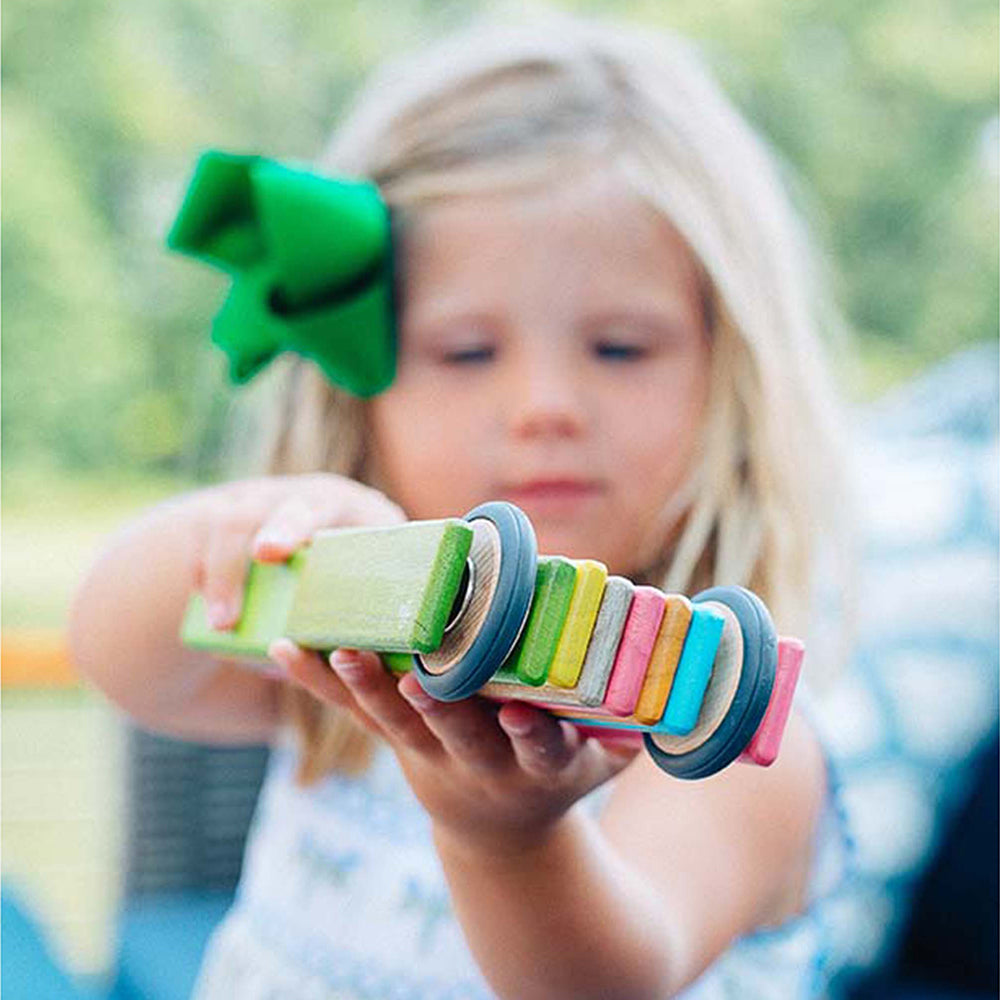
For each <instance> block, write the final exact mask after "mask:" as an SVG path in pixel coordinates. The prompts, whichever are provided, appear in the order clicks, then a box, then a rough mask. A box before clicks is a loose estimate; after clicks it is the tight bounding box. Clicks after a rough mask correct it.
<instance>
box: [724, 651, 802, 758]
mask: <svg viewBox="0 0 1000 1000" xmlns="http://www.w3.org/2000/svg"><path fill="white" fill-rule="evenodd" d="M805 652H806V648H805V646H803V645H802V643H801V642H800V641H799V640H798V639H792V638H790V637H786V636H782V637H781V638H779V639H778V664H777V667H776V669H775V672H774V690H773V691H772V692H771V700H770V701H769V702H768V703H767V711H766V712H765V713H764V718H763V719H761V723H760V725H759V726H758V727H757V732H755V733H754V734H753V739H752V740H751V741H750V743H749V745H748V746H747V748H746V750H744V751H743V753H742V754H741V755H740V760H741V761H744V762H745V763H747V764H758V765H759V766H760V767H769V766H770V765H771V764H773V763H774V762H775V760H777V757H778V750H779V749H780V748H781V737H782V736H784V734H785V724H786V723H787V722H788V715H789V713H790V712H791V710H792V698H794V697H795V685H796V684H798V682H799V673H800V672H801V670H802V657H803V656H805Z"/></svg>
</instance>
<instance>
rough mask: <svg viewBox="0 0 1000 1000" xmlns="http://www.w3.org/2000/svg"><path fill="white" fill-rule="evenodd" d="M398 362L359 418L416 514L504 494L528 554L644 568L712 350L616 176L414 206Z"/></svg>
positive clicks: (672, 260)
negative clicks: (531, 538)
mask: <svg viewBox="0 0 1000 1000" xmlns="http://www.w3.org/2000/svg"><path fill="white" fill-rule="evenodd" d="M398 362H399V363H398V375H397V378H396V381H395V383H394V384H393V385H392V386H391V387H390V388H389V389H388V390H387V391H386V392H384V393H383V394H382V395H380V396H378V397H377V398H376V399H375V400H374V401H373V404H372V406H373V409H372V420H373V431H374V437H375V451H376V461H377V466H378V471H379V474H380V477H381V479H382V483H383V485H384V487H385V488H386V490H387V491H388V492H389V494H390V495H391V496H392V497H393V498H394V499H396V500H398V501H399V502H400V503H401V504H402V506H403V507H404V508H405V510H406V511H407V513H408V514H409V515H410V516H411V517H413V518H434V517H446V516H461V515H462V514H464V513H465V512H466V511H467V510H469V509H470V508H471V507H474V506H475V505H476V504H479V503H482V502H483V501H485V500H496V499H506V500H510V501H512V502H514V503H516V504H517V505H518V506H520V507H521V508H522V509H523V510H524V511H525V513H526V514H527V515H528V517H529V518H530V519H531V521H532V523H533V524H534V526H535V530H536V532H537V534H538V543H539V551H540V552H542V553H546V554H553V555H554V554H559V555H565V556H570V557H574V558H582V557H590V558H595V559H600V560H602V561H603V562H605V563H606V564H607V565H608V567H609V568H610V569H611V570H612V571H613V572H618V573H624V574H630V573H632V574H634V573H635V572H636V571H638V570H639V569H641V566H640V565H639V563H638V560H639V559H641V558H642V557H641V556H640V554H639V553H640V547H641V544H642V542H643V540H645V539H647V536H648V533H649V531H650V526H651V525H652V524H653V523H654V520H655V519H656V517H657V515H658V514H659V513H660V511H661V510H662V509H663V507H664V505H665V504H666V502H667V501H668V500H669V498H670V497H671V495H672V494H673V493H674V492H675V491H676V490H677V488H678V486H679V485H680V484H681V482H682V480H683V479H684V478H685V475H686V473H687V472H688V470H689V468H690V467H691V464H692V459H693V458H694V455H695V451H696V448H697V446H698V444H699V428H700V426H701V424H702V418H703V415H704V411H705V402H706V396H707V392H708V382H709V362H710V344H709V338H708V335H707V332H706V322H705V316H704V314H703V308H702V300H701V294H700V289H699V281H698V277H697V272H696V269H695V265H694V262H693V260H692V259H691V256H690V254H689V252H688V251H687V249H686V248H685V246H684V244H683V243H682V241H681V239H680V237H679V236H678V235H677V234H676V233H675V232H674V230H673V229H672V228H671V227H670V226H669V224H668V223H666V222H665V221H664V220H663V219H662V218H661V217H660V216H658V215H656V214H655V213H654V212H652V211H651V210H650V209H649V208H648V207H646V206H645V205H643V203H642V202H640V201H639V200H638V199H637V198H636V197H635V196H633V195H631V194H630V193H629V192H628V191H627V190H626V189H625V186H624V184H623V183H622V182H621V181H620V180H616V179H615V177H614V176H613V175H612V174H611V173H610V172H605V171H600V172H599V171H594V172H592V173H589V174H586V175H578V176H576V177H573V178H570V179H569V180H567V181H566V182H565V183H563V184H562V185H560V186H559V187H558V188H556V187H554V186H553V187H552V188H548V189H545V190H540V191H538V192H536V193H531V194H524V193H516V194H504V195H496V196H490V197H481V196H477V197H469V198H463V199H456V200H454V201H451V202H448V203H447V204H444V205H442V206H440V207H435V208H432V209H428V210H426V211H425V212H423V213H422V214H421V215H420V219H419V222H418V223H416V224H415V226H414V230H413V232H412V235H410V236H409V237H408V242H407V249H406V267H405V276H404V283H403V310H402V315H401V317H400V345H399V359H398ZM646 555H647V556H648V555H649V553H648V552H647V553H646Z"/></svg>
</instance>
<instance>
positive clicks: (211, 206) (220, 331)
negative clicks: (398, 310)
mask: <svg viewBox="0 0 1000 1000" xmlns="http://www.w3.org/2000/svg"><path fill="white" fill-rule="evenodd" d="M167 245H168V246H169V247H170V248H171V249H173V250H178V251H180V252H181V253H186V254H189V255H190V256H192V257H197V258H199V259H200V260H204V261H207V262H208V263H209V264H213V265H214V266H216V267H219V268H221V269H222V270H224V271H226V272H228V273H229V274H230V275H232V278H233V286H232V290H231V291H230V293H229V297H228V298H227V299H226V301H225V303H224V305H223V306H222V309H221V310H220V311H219V313H218V315H217V316H216V317H215V322H214V324H213V326H212V340H213V341H214V342H215V343H216V344H217V345H218V346H219V347H221V348H222V349H223V350H224V351H225V352H226V354H227V355H228V357H229V364H230V375H231V377H232V379H233V381H235V382H245V381H247V380H248V379H250V378H252V377H253V376H254V375H255V374H256V373H257V372H258V371H260V369H261V368H263V367H264V365H266V364H267V363H268V362H269V361H270V360H271V359H272V358H273V357H274V356H275V355H276V354H278V353H280V352H282V351H295V352H296V353H298V354H302V355H304V356H305V357H308V358H312V359H313V360H314V361H316V363H317V364H318V365H319V366H320V368H321V369H322V370H323V372H324V374H325V375H326V376H327V378H329V379H330V381H331V382H333V383H335V384H336V385H339V386H341V387H342V388H344V389H346V390H347V391H348V392H351V393H353V394H354V395H356V396H372V395H374V394H375V393H378V392H381V391H382V390H383V389H385V388H387V387H388V386H389V384H390V383H391V382H392V380H393V377H394V376H395V371H396V330H395V310H394V306H393V295H392V284H393V260H392V240H391V235H390V226H389V212H388V209H387V207H386V205H385V202H384V201H383V200H382V198H381V196H380V195H379V192H378V189H377V188H376V187H375V185H374V184H372V183H370V182H367V181H354V180H342V179H335V178H329V177H321V176H319V175H318V174H313V173H309V172H307V171H303V170H293V169H290V168H289V167H285V166H282V165H281V164H279V163H274V162H273V161H270V160H266V159H264V158H263V157H259V156H234V155H231V154H227V153H219V152H209V153H206V154H205V155H204V156H202V157H201V159H200V160H199V161H198V165H197V167H196V168H195V173H194V177H193V179H192V181H191V185H190V187H189V188H188V191H187V194H186V195H185V197H184V202H183V204H182V205H181V208H180V211H179V212H178V214H177V218H176V220H175V221H174V224H173V227H172V229H171V230H170V234H169V236H168V237H167Z"/></svg>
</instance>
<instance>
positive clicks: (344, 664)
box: [330, 649, 443, 756]
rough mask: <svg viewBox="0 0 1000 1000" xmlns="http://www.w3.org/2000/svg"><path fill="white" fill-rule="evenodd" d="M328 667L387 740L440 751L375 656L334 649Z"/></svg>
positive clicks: (430, 751) (424, 751)
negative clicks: (331, 668)
mask: <svg viewBox="0 0 1000 1000" xmlns="http://www.w3.org/2000/svg"><path fill="white" fill-rule="evenodd" d="M330 666H331V667H333V670H334V671H335V673H336V675H337V677H338V679H339V680H340V681H341V682H342V683H343V685H344V687H345V688H346V689H347V690H348V691H349V692H350V694H351V697H352V698H353V699H354V701H355V702H356V703H357V704H358V706H359V707H360V708H361V710H362V711H363V712H365V713H366V714H367V715H369V716H370V717H371V718H372V720H373V721H374V722H375V723H376V724H377V725H378V727H379V728H380V729H381V730H382V732H383V733H384V734H385V737H386V739H388V740H389V741H390V742H391V743H396V744H399V745H401V746H403V747H406V748H407V749H409V750H413V751H415V752H417V753H421V754H428V755H436V756H439V755H441V754H442V753H443V751H442V748H441V744H440V743H439V742H438V740H437V737H436V736H435V735H434V734H433V733H432V732H431V731H430V730H429V729H428V728H427V726H426V725H424V720H423V719H422V718H421V717H420V715H419V714H418V713H417V712H415V711H414V710H413V708H412V707H411V706H410V705H409V704H408V703H407V702H406V701H404V700H403V699H402V698H401V697H400V696H399V693H398V692H397V690H396V681H395V678H393V677H392V675H391V674H390V673H389V672H388V671H387V670H386V669H385V668H384V667H383V666H382V661H381V660H380V659H379V658H378V656H376V655H375V654H374V653H366V652H363V651H360V650H357V649H337V650H334V651H333V653H332V654H331V655H330Z"/></svg>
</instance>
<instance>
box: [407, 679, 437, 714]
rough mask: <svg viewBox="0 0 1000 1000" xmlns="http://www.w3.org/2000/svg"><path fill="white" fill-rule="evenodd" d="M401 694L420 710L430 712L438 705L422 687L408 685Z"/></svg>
mask: <svg viewBox="0 0 1000 1000" xmlns="http://www.w3.org/2000/svg"><path fill="white" fill-rule="evenodd" d="M400 694H402V696H403V697H404V698H405V699H406V700H407V701H408V702H409V703H410V704H411V705H412V706H413V707H414V708H415V709H416V710H417V711H418V712H429V711H431V709H433V708H434V706H435V705H437V701H435V700H434V699H433V698H432V697H431V696H430V695H429V694H428V693H427V692H426V691H425V690H424V689H423V688H422V687H412V688H411V687H410V685H407V686H406V688H405V689H404V690H401V691H400Z"/></svg>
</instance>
